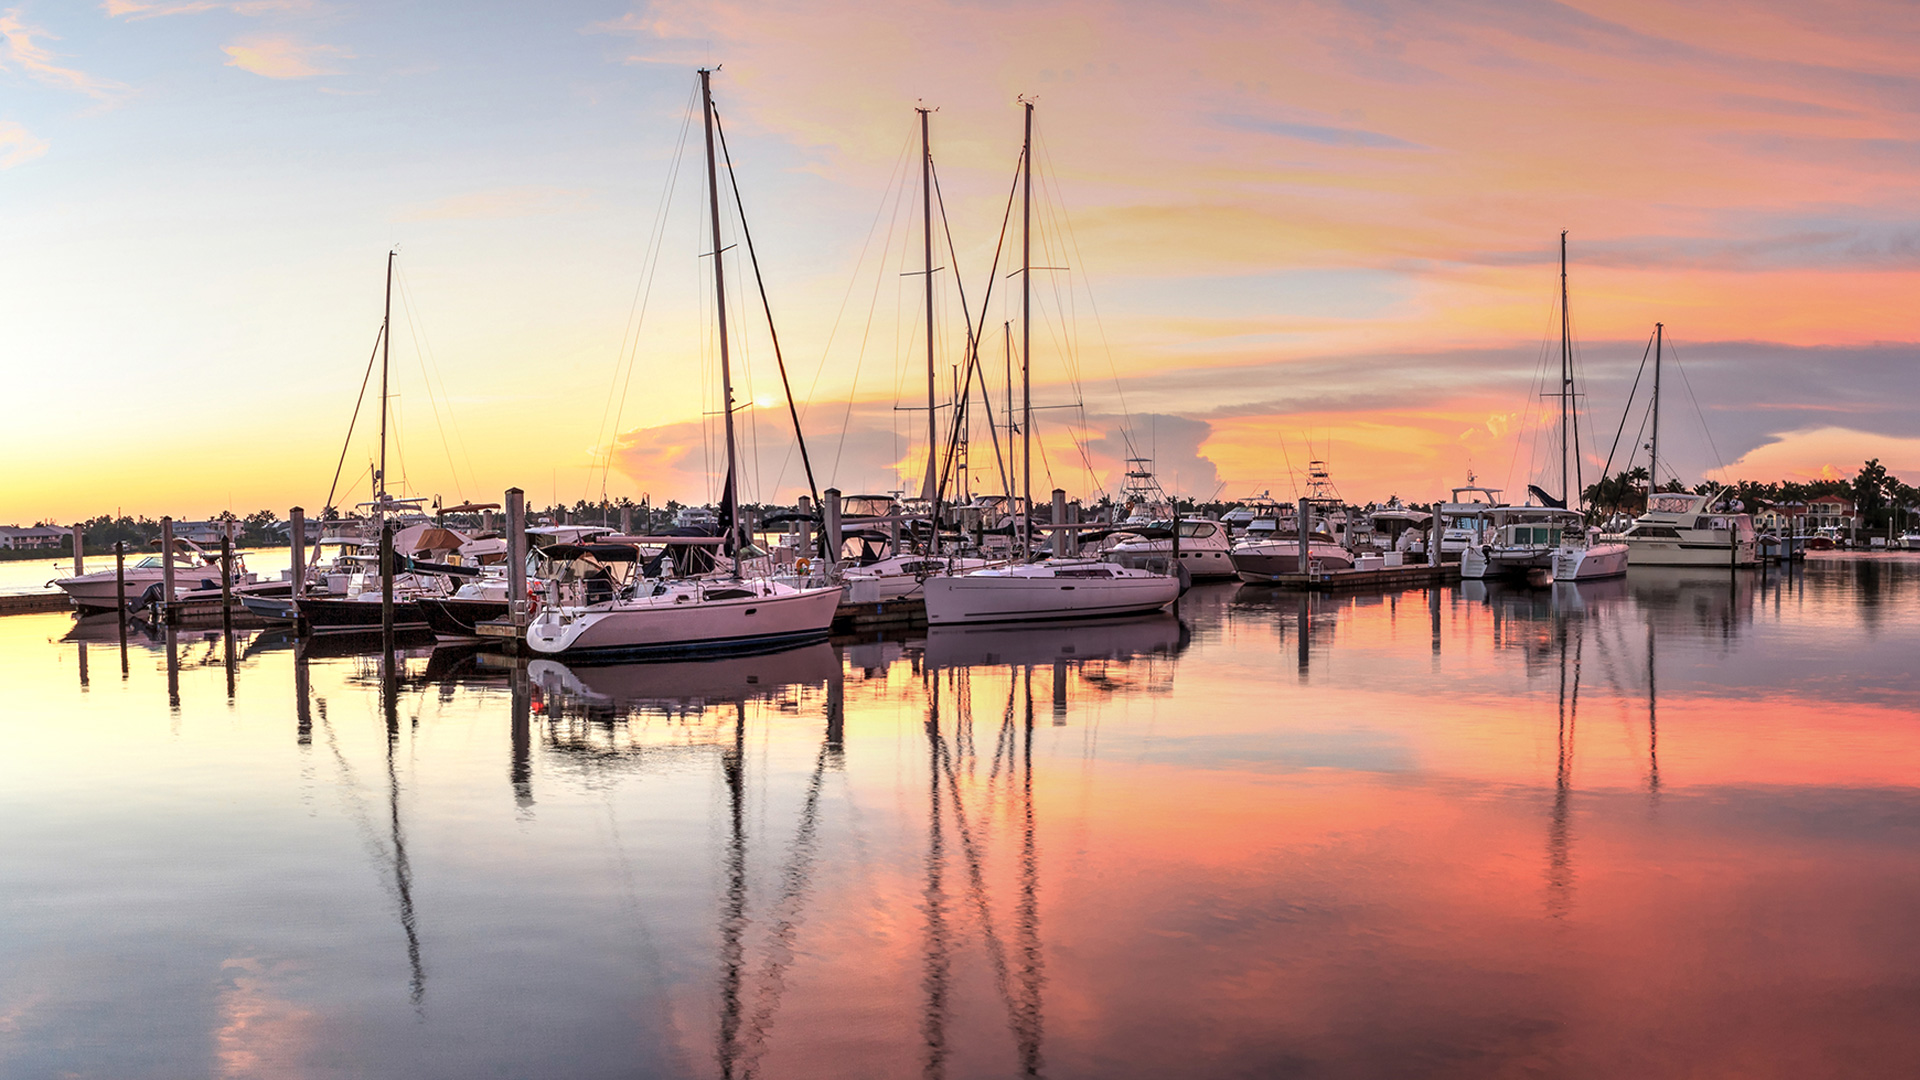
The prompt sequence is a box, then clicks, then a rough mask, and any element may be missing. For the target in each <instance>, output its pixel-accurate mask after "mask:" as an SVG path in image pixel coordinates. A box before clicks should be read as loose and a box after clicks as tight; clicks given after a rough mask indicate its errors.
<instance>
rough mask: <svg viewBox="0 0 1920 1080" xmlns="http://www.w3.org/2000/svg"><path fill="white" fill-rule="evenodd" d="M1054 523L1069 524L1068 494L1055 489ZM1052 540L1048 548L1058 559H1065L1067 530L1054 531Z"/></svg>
mask: <svg viewBox="0 0 1920 1080" xmlns="http://www.w3.org/2000/svg"><path fill="white" fill-rule="evenodd" d="M1052 521H1053V524H1055V525H1065V524H1066V523H1067V493H1066V492H1065V491H1062V490H1061V489H1059V488H1054V489H1053V518H1052ZM1050 540H1051V541H1052V542H1051V543H1049V544H1048V545H1047V548H1048V550H1049V551H1051V552H1052V553H1053V557H1054V558H1056V559H1058V558H1062V557H1064V556H1065V555H1066V553H1067V530H1065V529H1054V530H1053V536H1052V537H1050Z"/></svg>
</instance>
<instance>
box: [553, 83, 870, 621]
mask: <svg viewBox="0 0 1920 1080" xmlns="http://www.w3.org/2000/svg"><path fill="white" fill-rule="evenodd" d="M711 75H712V73H711V72H710V71H709V70H707V69H705V68H702V69H701V70H700V96H701V108H702V112H703V115H704V118H705V127H706V139H707V155H706V158H707V190H708V193H709V196H710V197H709V199H708V210H709V212H710V218H709V224H710V227H711V236H712V242H713V248H712V250H714V251H723V250H725V245H724V244H723V243H722V242H721V234H720V205H719V201H718V178H717V173H716V171H715V164H714V129H715V127H716V125H718V123H719V117H718V116H717V115H715V113H714V109H713V93H712V88H711V87H712V83H711ZM712 263H713V291H714V298H715V306H714V311H715V317H716V320H717V322H718V327H717V330H718V332H717V334H716V336H715V339H714V340H715V341H717V342H718V345H719V353H720V363H719V365H718V372H717V374H718V375H719V377H720V387H719V390H720V400H722V401H728V402H731V401H733V400H734V392H733V372H732V367H731V361H730V352H729V345H728V341H729V339H728V336H727V323H726V317H727V316H726V312H727V289H726V276H725V267H726V261H725V260H724V259H718V258H716V259H714V260H712ZM722 415H723V416H724V418H725V419H724V429H725V433H726V434H725V437H726V449H727V458H726V466H727V471H726V479H725V481H724V487H725V493H724V496H723V498H722V500H721V506H722V507H723V508H730V507H737V506H739V505H740V500H739V487H738V481H737V477H738V476H739V473H740V470H739V468H738V466H739V464H740V463H739V460H738V455H739V442H738V440H737V438H736V437H735V432H734V426H735V425H734V416H733V410H732V409H726V410H723V411H722ZM725 517H726V520H724V521H722V522H720V524H721V525H722V526H723V527H724V531H725V532H726V533H727V534H728V535H727V536H726V537H725V538H715V539H714V541H713V542H714V543H716V544H722V545H725V546H727V547H729V548H730V550H731V551H732V552H737V553H739V554H740V556H741V557H740V558H738V559H730V560H729V571H728V572H727V576H726V577H725V578H723V579H716V578H714V577H692V578H686V577H674V576H673V571H672V565H673V561H674V560H672V559H671V558H669V557H666V556H664V555H663V556H662V557H661V559H660V561H659V564H658V566H657V568H655V569H649V570H648V571H646V572H648V573H653V574H655V575H657V576H653V577H645V576H643V577H640V578H638V579H636V580H633V581H630V582H627V583H624V584H623V585H619V586H616V585H615V583H614V582H613V581H612V579H611V577H610V576H607V577H603V576H601V575H599V574H597V573H596V574H594V575H593V576H592V579H591V580H587V581H583V582H582V584H583V586H585V587H587V588H589V589H596V590H604V593H600V592H586V593H583V594H582V595H579V596H578V597H573V596H562V595H561V591H560V590H561V586H563V585H564V584H566V583H565V582H557V583H555V584H554V585H553V586H552V588H553V590H554V591H553V592H552V593H551V594H550V595H551V596H553V597H554V598H556V599H559V600H560V602H557V603H549V604H546V605H545V606H543V607H542V608H541V610H540V612H539V614H538V615H537V616H536V617H535V618H534V619H533V620H532V622H530V623H529V624H528V626H527V632H526V640H527V645H528V647H530V648H531V649H533V651H535V652H538V653H542V654H546V655H567V656H577V655H586V656H594V655H599V656H634V655H660V654H681V655H687V654H694V655H712V654H717V653H721V652H729V651H743V650H761V649H774V648H779V647H783V646H786V645H792V644H797V643H800V642H804V641H809V640H817V639H819V638H823V637H825V636H826V634H827V628H828V627H829V626H831V625H832V624H833V618H834V615H835V613H836V612H837V611H838V610H839V607H840V598H841V588H840V586H839V585H837V584H836V585H827V586H818V587H808V586H803V585H795V584H789V583H787V582H781V581H774V580H772V579H771V578H767V577H743V576H742V574H741V564H742V563H743V562H746V561H748V560H747V558H746V557H745V556H746V553H748V552H749V551H751V550H752V546H751V542H750V540H751V538H750V537H749V536H748V535H747V530H746V529H745V528H743V524H744V523H743V522H742V521H741V515H739V514H737V513H732V512H729V513H727V514H726V515H725ZM693 539H694V538H686V540H687V541H688V542H691V541H692V540H693ZM762 561H764V560H762ZM605 593H611V594H612V595H610V596H606V595H605Z"/></svg>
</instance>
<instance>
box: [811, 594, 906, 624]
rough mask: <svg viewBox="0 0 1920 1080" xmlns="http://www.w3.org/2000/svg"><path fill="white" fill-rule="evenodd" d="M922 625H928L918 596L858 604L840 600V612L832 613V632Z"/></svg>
mask: <svg viewBox="0 0 1920 1080" xmlns="http://www.w3.org/2000/svg"><path fill="white" fill-rule="evenodd" d="M925 625H927V602H926V601H925V600H924V599H922V598H920V597H918V596H911V597H906V598H903V599H899V600H869V601H865V602H862V603H857V604H856V603H853V602H851V601H848V600H842V601H841V602H840V608H839V610H837V611H835V612H834V613H833V627H834V629H835V630H865V629H868V628H870V627H878V626H925Z"/></svg>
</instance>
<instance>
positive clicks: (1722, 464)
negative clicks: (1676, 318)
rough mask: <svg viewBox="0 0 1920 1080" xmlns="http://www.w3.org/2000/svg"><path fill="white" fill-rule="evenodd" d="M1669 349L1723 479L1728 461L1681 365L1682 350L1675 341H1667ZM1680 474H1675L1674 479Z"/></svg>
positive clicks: (1669, 339)
mask: <svg viewBox="0 0 1920 1080" xmlns="http://www.w3.org/2000/svg"><path fill="white" fill-rule="evenodd" d="M1667 349H1668V351H1670V352H1672V353H1673V366H1674V367H1675V368H1676V369H1677V370H1678V371H1679V372H1680V385H1682V386H1684V387H1686V388H1687V400H1689V401H1691V402H1693V414H1694V415H1695V416H1697V417H1699V418H1700V433H1701V434H1702V435H1705V436H1706V437H1707V449H1709V450H1712V451H1713V460H1714V461H1715V462H1716V463H1718V465H1719V468H1718V469H1717V470H1715V471H1717V472H1718V473H1719V474H1720V475H1721V476H1722V477H1725V476H1726V475H1727V462H1726V459H1724V458H1722V457H1721V456H1720V448H1719V447H1718V446H1715V445H1714V443H1713V429H1712V428H1710V427H1708V426H1707V414H1706V413H1705V412H1704V411H1702V410H1701V408H1700V399H1699V398H1697V397H1695V396H1694V394H1693V382H1692V380H1690V379H1688V378H1687V369H1686V368H1685V367H1684V366H1682V365H1681V363H1680V350H1678V349H1676V348H1674V347H1673V339H1672V338H1668V339H1667ZM1679 478H1680V474H1679V473H1675V474H1674V479H1676V480H1677V479H1679Z"/></svg>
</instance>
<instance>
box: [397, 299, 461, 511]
mask: <svg viewBox="0 0 1920 1080" xmlns="http://www.w3.org/2000/svg"><path fill="white" fill-rule="evenodd" d="M395 269H396V270H397V271H398V272H397V273H395V274H394V284H396V285H398V286H399V287H400V288H399V293H400V310H401V312H402V314H404V315H406V317H407V333H408V335H409V336H411V337H412V338H413V354H414V358H415V359H416V360H417V361H418V362H419V364H420V378H421V379H422V380H424V381H425V382H426V384H427V405H428V406H429V407H430V408H431V409H432V410H433V425H434V427H435V428H437V429H438V430H439V432H440V447H441V449H442V450H444V451H445V452H446V455H447V471H448V472H450V473H452V474H453V490H454V493H455V494H456V495H458V496H459V497H460V501H461V502H466V501H467V497H466V487H465V486H464V485H463V484H461V483H460V469H459V466H457V465H456V464H454V460H453V444H452V443H450V442H448V441H447V424H448V423H451V424H452V425H453V436H454V439H455V440H456V441H458V442H459V443H460V453H461V455H462V456H463V457H466V459H467V478H468V479H469V480H472V481H473V482H474V490H476V491H477V490H479V487H480V484H479V480H478V478H477V477H476V476H475V475H474V472H473V457H472V455H470V454H468V453H467V445H466V440H464V439H462V438H460V425H459V423H458V422H457V421H455V420H454V417H453V402H452V399H451V396H450V395H448V394H447V388H446V379H445V378H444V377H442V378H441V379H440V393H439V395H438V396H439V397H446V398H448V401H447V418H446V421H445V422H442V420H441V418H440V403H439V401H438V400H437V399H436V395H435V394H434V386H433V384H434V376H435V375H438V374H439V371H440V362H439V361H438V360H437V359H436V360H432V361H431V362H432V365H433V373H432V374H429V373H428V371H427V365H428V363H429V360H430V357H431V354H432V350H433V344H432V342H431V341H427V342H426V344H425V346H424V348H423V347H422V341H423V339H424V338H425V335H424V334H423V333H422V332H421V330H420V319H419V317H418V315H417V314H416V313H415V311H414V307H413V301H412V291H411V290H410V289H409V288H408V287H407V275H406V271H405V270H401V269H400V268H399V267H395Z"/></svg>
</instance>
